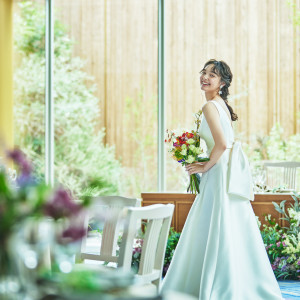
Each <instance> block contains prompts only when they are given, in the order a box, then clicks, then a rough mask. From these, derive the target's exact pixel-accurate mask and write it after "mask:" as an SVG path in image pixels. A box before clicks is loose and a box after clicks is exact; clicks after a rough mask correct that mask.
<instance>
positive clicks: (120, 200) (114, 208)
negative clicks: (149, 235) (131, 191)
mask: <svg viewBox="0 0 300 300" xmlns="http://www.w3.org/2000/svg"><path fill="white" fill-rule="evenodd" d="M140 204H141V201H140V200H138V199H134V198H125V197H120V196H103V197H96V198H94V199H93V206H92V208H91V209H90V210H89V212H88V215H87V216H86V218H85V224H84V226H85V229H86V232H87V234H86V236H85V237H84V238H83V239H82V241H81V249H80V253H78V254H77V255H76V262H77V263H79V262H82V261H84V260H85V259H88V260H95V261H103V262H104V261H105V262H114V263H117V261H118V256H117V253H116V250H117V246H118V245H117V243H118V238H119V234H120V230H121V226H122V217H123V221H124V218H125V215H124V209H125V208H126V207H135V206H140ZM92 218H95V219H96V220H97V219H100V220H101V221H102V223H103V233H102V239H101V247H100V248H99V250H97V253H94V252H93V251H89V248H88V247H87V239H88V227H89V222H90V220H91V219H92Z"/></svg>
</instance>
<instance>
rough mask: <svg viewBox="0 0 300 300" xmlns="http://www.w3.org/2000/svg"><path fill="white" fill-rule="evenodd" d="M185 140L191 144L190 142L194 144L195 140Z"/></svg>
mask: <svg viewBox="0 0 300 300" xmlns="http://www.w3.org/2000/svg"><path fill="white" fill-rule="evenodd" d="M186 142H187V143H188V144H189V145H191V144H194V143H195V140H194V139H188V140H187V141H186Z"/></svg>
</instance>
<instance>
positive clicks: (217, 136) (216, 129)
mask: <svg viewBox="0 0 300 300" xmlns="http://www.w3.org/2000/svg"><path fill="white" fill-rule="evenodd" d="M202 111H203V113H204V116H205V119H206V121H207V124H208V126H209V128H210V131H211V133H212V136H213V139H214V141H215V145H214V147H213V149H212V151H211V154H210V157H209V158H210V160H209V161H207V162H206V163H202V162H201V163H193V164H190V165H187V166H186V169H187V171H188V172H189V174H190V175H191V174H194V173H203V172H207V171H208V170H209V169H210V168H211V167H212V166H213V165H215V164H216V163H217V162H218V160H219V158H220V157H221V155H222V154H223V153H224V151H225V150H226V147H227V145H226V139H225V136H224V133H223V128H222V125H221V121H220V115H219V112H218V109H217V108H216V106H215V105H214V104H213V103H210V102H208V103H206V104H205V105H204V106H203V108H202Z"/></svg>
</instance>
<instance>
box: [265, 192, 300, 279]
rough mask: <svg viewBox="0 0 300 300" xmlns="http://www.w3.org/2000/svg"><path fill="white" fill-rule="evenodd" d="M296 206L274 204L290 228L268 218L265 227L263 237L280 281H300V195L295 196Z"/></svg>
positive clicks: (283, 202)
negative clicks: (287, 206) (267, 223)
mask: <svg viewBox="0 0 300 300" xmlns="http://www.w3.org/2000/svg"><path fill="white" fill-rule="evenodd" d="M292 197H293V199H294V201H295V203H294V205H291V206H290V207H289V208H286V207H285V202H286V201H282V202H281V203H280V205H278V204H277V203H275V202H273V204H274V206H275V209H276V210H277V211H278V212H280V213H282V214H283V215H284V218H283V219H284V220H285V221H286V222H288V223H289V226H288V227H283V228H281V227H280V226H279V225H278V224H277V223H275V222H274V221H273V220H272V219H271V215H269V216H267V217H266V220H267V221H268V222H269V226H267V225H264V226H263V229H262V230H261V235H262V238H263V241H264V244H265V247H266V251H267V253H268V256H269V259H270V262H271V266H272V269H273V271H274V274H275V276H276V277H277V278H278V279H296V280H299V279H300V228H299V223H300V209H299V200H300V195H299V194H298V193H296V192H294V194H293V196H292Z"/></svg>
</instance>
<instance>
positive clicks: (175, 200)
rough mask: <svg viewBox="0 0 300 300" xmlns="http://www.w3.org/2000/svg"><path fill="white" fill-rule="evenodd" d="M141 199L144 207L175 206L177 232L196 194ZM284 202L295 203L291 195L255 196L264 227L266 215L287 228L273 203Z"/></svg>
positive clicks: (149, 195) (145, 195) (254, 205)
mask: <svg viewBox="0 0 300 300" xmlns="http://www.w3.org/2000/svg"><path fill="white" fill-rule="evenodd" d="M141 197H142V206H147V205H152V204H158V203H162V204H167V203H172V204H174V205H175V210H174V214H173V219H172V223H171V227H173V228H174V230H175V231H177V232H181V231H182V228H183V225H184V223H185V220H186V217H187V215H188V213H189V211H190V208H191V206H192V204H193V202H194V200H195V195H194V194H187V193H142V194H141ZM283 200H287V201H286V206H287V207H289V205H290V204H291V203H294V200H293V198H292V194H291V193H276V194H274V193H265V194H255V195H254V201H251V204H252V208H253V210H254V213H255V215H256V216H258V217H259V219H260V221H261V223H262V225H263V224H267V222H266V221H265V218H264V214H266V215H268V214H271V215H272V218H275V220H276V222H278V224H279V225H280V226H286V224H285V221H283V220H281V219H280V218H282V217H283V215H282V214H280V213H279V212H277V211H276V210H275V207H274V205H273V203H272V201H274V202H276V203H277V204H280V202H281V201H283Z"/></svg>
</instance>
